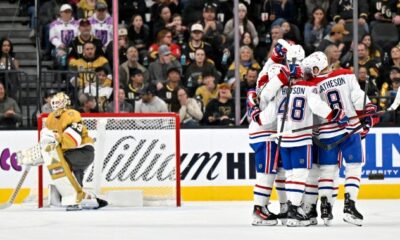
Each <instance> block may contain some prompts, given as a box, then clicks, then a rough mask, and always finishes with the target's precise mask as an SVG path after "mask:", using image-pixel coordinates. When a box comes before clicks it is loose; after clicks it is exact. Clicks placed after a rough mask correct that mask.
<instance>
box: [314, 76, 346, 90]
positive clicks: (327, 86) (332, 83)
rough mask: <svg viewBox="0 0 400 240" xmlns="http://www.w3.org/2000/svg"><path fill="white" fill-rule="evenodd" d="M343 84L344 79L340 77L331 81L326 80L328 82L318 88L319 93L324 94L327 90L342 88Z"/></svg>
mask: <svg viewBox="0 0 400 240" xmlns="http://www.w3.org/2000/svg"><path fill="white" fill-rule="evenodd" d="M344 84H346V80H345V79H344V78H342V77H339V78H334V79H331V80H328V81H326V82H324V83H322V84H321V85H320V86H319V92H325V91H326V90H327V89H330V88H335V87H338V86H342V85H344Z"/></svg>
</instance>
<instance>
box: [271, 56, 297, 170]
mask: <svg viewBox="0 0 400 240" xmlns="http://www.w3.org/2000/svg"><path fill="white" fill-rule="evenodd" d="M292 62H293V63H295V62H296V59H295V58H293V61H292ZM290 80H291V79H290V78H289V85H288V89H287V93H286V102H285V109H284V110H283V116H282V123H281V129H280V131H279V132H283V130H284V128H285V121H286V115H287V112H288V108H289V100H290V93H291V92H292V82H291V81H290ZM278 111H279V110H278ZM281 143H282V135H281V136H279V138H278V144H277V146H276V151H275V158H274V167H273V169H274V170H275V171H276V170H277V169H278V160H279V152H280V150H281Z"/></svg>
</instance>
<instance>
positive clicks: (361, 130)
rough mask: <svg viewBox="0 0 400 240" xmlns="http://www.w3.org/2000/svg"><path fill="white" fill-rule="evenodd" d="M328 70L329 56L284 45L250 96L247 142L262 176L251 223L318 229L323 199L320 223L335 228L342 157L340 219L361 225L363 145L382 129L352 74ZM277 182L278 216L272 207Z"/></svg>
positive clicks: (283, 43)
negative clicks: (358, 203) (371, 132)
mask: <svg viewBox="0 0 400 240" xmlns="http://www.w3.org/2000/svg"><path fill="white" fill-rule="evenodd" d="M328 65H329V64H328V60H327V57H326V56H325V54H324V53H322V52H314V53H312V54H311V55H309V56H308V57H306V58H305V54H304V50H303V48H302V47H301V46H300V45H291V44H289V43H287V42H286V41H284V40H279V41H278V44H277V46H276V47H275V49H274V52H273V54H272V56H271V58H270V59H268V61H267V63H266V64H265V65H264V67H263V69H262V71H261V72H260V74H259V77H258V80H257V86H256V89H255V90H254V91H249V92H248V96H247V102H248V109H249V111H248V115H249V118H251V122H250V126H249V140H250V146H251V147H252V149H253V150H254V152H255V159H256V172H257V180H256V184H255V186H254V212H253V223H252V224H253V225H256V226H259V225H264V226H271V225H276V224H277V223H278V219H279V220H281V222H282V224H283V225H287V226H290V227H295V226H309V225H316V224H318V222H317V216H318V213H317V208H316V206H317V200H318V196H319V197H320V202H321V209H320V210H321V212H320V214H321V218H322V220H323V221H324V224H325V225H330V223H331V221H332V219H333V214H332V207H333V204H334V201H335V199H336V196H337V189H338V185H337V180H338V172H339V167H340V166H342V160H343V158H344V160H345V163H346V164H345V196H344V197H345V202H344V210H343V212H344V217H343V220H344V221H345V222H348V223H351V224H354V225H358V226H361V225H362V220H363V216H362V215H361V214H360V213H359V212H358V211H357V209H356V206H355V203H356V201H357V196H358V191H359V185H360V177H361V168H362V164H363V160H364V159H363V156H362V147H361V139H362V138H363V137H365V135H366V134H367V133H368V131H369V128H370V127H372V126H374V125H376V124H377V123H378V121H379V118H378V117H374V115H373V114H374V113H376V111H377V108H376V106H375V105H373V104H372V103H371V102H370V101H369V99H368V98H367V97H366V95H365V93H364V91H362V90H361V89H360V86H359V84H358V81H357V79H356V76H355V75H354V74H353V73H352V72H351V71H349V70H346V69H340V70H335V71H331V69H329V66H328ZM360 115H363V116H365V115H368V116H369V117H361V118H358V117H357V116H360ZM313 125H314V126H315V127H314V128H313V129H312V128H307V127H308V126H313ZM302 128H305V130H304V131H293V130H294V129H302ZM276 133H278V134H276ZM278 135H279V137H274V136H278ZM274 182H275V189H276V191H277V194H278V197H279V202H280V213H279V214H274V213H272V212H270V211H269V209H268V203H269V198H270V195H271V191H272V187H273V184H274Z"/></svg>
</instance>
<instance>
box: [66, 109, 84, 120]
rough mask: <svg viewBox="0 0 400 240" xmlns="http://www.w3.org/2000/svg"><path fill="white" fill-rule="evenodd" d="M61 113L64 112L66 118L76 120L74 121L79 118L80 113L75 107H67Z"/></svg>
mask: <svg viewBox="0 0 400 240" xmlns="http://www.w3.org/2000/svg"><path fill="white" fill-rule="evenodd" d="M63 114H66V115H67V116H68V118H70V119H71V120H76V121H80V120H81V114H80V113H79V112H78V111H76V110H75V109H67V110H65V112H64V113H63Z"/></svg>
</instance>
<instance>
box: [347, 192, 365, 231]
mask: <svg viewBox="0 0 400 240" xmlns="http://www.w3.org/2000/svg"><path fill="white" fill-rule="evenodd" d="M343 212H344V216H343V220H344V221H345V222H347V223H350V224H354V225H356V226H359V227H361V226H362V221H363V219H364V217H363V215H361V213H359V212H358V211H357V209H356V203H355V202H354V201H353V200H351V199H350V194H349V193H345V194H344V210H343Z"/></svg>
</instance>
